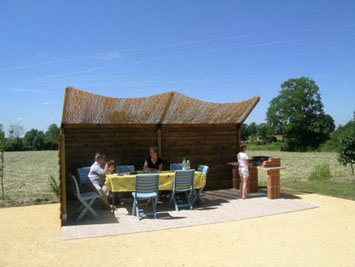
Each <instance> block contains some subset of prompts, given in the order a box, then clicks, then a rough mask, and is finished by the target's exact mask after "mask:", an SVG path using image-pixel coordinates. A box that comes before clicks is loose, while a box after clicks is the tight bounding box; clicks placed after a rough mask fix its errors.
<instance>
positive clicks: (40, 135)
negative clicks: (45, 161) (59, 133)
mask: <svg viewBox="0 0 355 267" xmlns="http://www.w3.org/2000/svg"><path fill="white" fill-rule="evenodd" d="M33 148H34V149H35V150H43V149H44V132H43V131H38V132H37V135H36V136H35V138H34V139H33Z"/></svg>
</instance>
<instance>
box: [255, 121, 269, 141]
mask: <svg viewBox="0 0 355 267" xmlns="http://www.w3.org/2000/svg"><path fill="white" fill-rule="evenodd" d="M256 131H257V135H258V137H259V139H260V140H261V141H263V142H264V143H266V142H269V140H270V139H271V136H272V130H271V128H270V127H269V125H268V124H266V123H260V124H259V125H257V126H256Z"/></svg>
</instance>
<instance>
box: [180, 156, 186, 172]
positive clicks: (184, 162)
mask: <svg viewBox="0 0 355 267" xmlns="http://www.w3.org/2000/svg"><path fill="white" fill-rule="evenodd" d="M181 167H182V169H183V170H186V159H185V158H184V159H183V160H182V166H181Z"/></svg>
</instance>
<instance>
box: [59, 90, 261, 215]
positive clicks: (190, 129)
mask: <svg viewBox="0 0 355 267" xmlns="http://www.w3.org/2000/svg"><path fill="white" fill-rule="evenodd" d="M259 100H260V98H259V97H254V98H251V99H249V100H246V101H243V102H239V103H223V104H222V103H208V102H204V101H200V100H197V99H193V98H190V97H187V96H185V95H182V94H180V93H177V92H168V93H164V94H159V95H153V96H150V97H141V98H110V97H104V96H100V95H94V94H91V93H88V92H84V91H80V90H77V89H75V88H72V87H67V88H66V91H65V98H64V106H63V115H62V123H61V134H60V136H59V178H60V188H61V192H60V203H61V218H62V219H63V220H65V219H66V215H67V195H69V194H70V192H71V191H70V190H68V187H69V186H68V185H69V184H70V182H69V179H68V178H67V177H68V175H67V174H68V173H75V170H76V169H77V168H79V167H83V166H90V165H91V164H92V163H93V161H94V155H95V153H96V152H105V153H106V155H107V157H108V158H112V159H114V160H115V161H116V163H117V164H120V165H126V164H133V165H135V167H136V169H141V168H142V167H143V163H144V159H145V158H146V156H147V155H148V152H149V147H151V146H157V147H158V149H159V154H160V157H161V158H162V159H163V161H164V169H169V164H170V163H171V162H181V161H182V159H183V158H184V157H185V158H186V159H189V160H190V162H191V165H192V168H197V167H198V165H199V164H205V165H208V166H210V172H209V174H208V180H207V187H206V189H219V188H230V187H232V179H231V177H230V176H231V175H230V167H229V166H228V165H227V162H229V161H233V160H235V158H236V155H237V151H238V150H239V145H240V140H241V124H242V123H243V122H244V121H245V119H246V118H247V117H248V115H249V114H250V112H251V111H252V110H253V108H254V107H255V105H256V104H257V103H258V102H259Z"/></svg>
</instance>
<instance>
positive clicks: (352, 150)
mask: <svg viewBox="0 0 355 267" xmlns="http://www.w3.org/2000/svg"><path fill="white" fill-rule="evenodd" d="M338 160H339V162H340V163H342V164H343V165H344V166H346V165H348V164H350V166H351V170H352V173H353V175H354V164H355V136H354V135H352V136H346V137H344V138H343V139H342V140H341V149H340V151H339V154H338Z"/></svg>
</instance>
